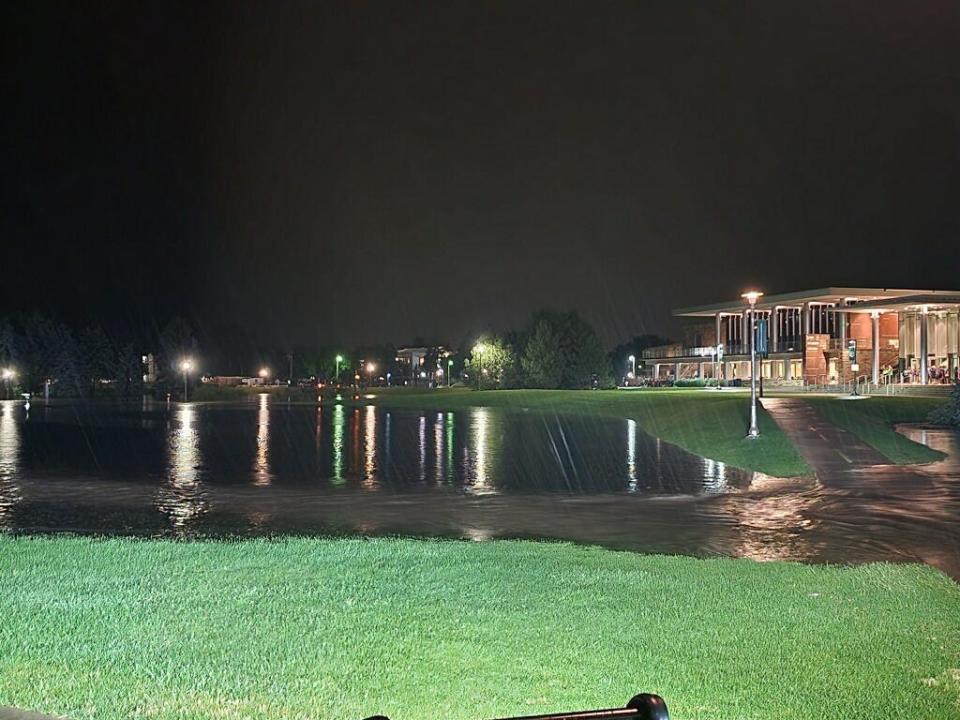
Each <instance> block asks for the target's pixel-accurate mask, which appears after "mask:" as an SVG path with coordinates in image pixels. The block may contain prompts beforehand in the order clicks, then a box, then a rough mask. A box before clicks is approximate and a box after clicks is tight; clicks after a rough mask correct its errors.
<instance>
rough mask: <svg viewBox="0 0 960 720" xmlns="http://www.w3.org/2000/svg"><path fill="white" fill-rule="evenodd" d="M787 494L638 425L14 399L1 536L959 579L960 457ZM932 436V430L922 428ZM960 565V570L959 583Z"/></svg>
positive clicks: (948, 442) (949, 438)
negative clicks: (631, 556)
mask: <svg viewBox="0 0 960 720" xmlns="http://www.w3.org/2000/svg"><path fill="white" fill-rule="evenodd" d="M908 432H913V433H914V436H915V437H916V439H921V440H923V439H925V440H926V441H927V442H929V443H930V444H931V445H933V446H934V447H939V448H940V449H944V450H946V451H947V452H950V453H951V457H950V458H948V460H945V461H944V462H942V463H938V464H935V465H931V466H928V467H926V468H921V469H919V470H916V471H913V470H904V469H899V468H894V469H891V468H877V469H871V470H869V471H863V472H860V473H855V474H851V475H848V476H845V477H844V478H841V479H838V480H835V481H824V482H821V483H814V482H812V481H809V480H808V481H783V480H779V479H776V478H769V477H767V476H763V475H761V474H754V473H748V472H744V471H741V470H739V469H736V468H731V467H728V466H726V465H725V464H724V463H722V462H718V461H714V460H710V459H705V458H700V457H696V456H693V455H689V454H687V453H684V452H683V451H680V450H678V449H677V448H675V447H673V446H671V445H669V444H667V443H664V442H662V441H660V440H658V439H656V438H651V437H650V436H648V435H646V434H645V433H644V432H643V431H642V430H641V429H640V428H639V426H638V424H637V423H636V422H635V421H633V420H616V419H602V420H601V419H592V418H577V417H561V416H556V415H552V414H536V413H525V412H521V411H515V412H504V411H500V410H494V409H491V408H472V409H469V410H465V411H462V412H457V413H452V412H436V411H430V412H414V411H385V410H383V409H381V408H378V407H375V406H372V405H369V406H365V407H362V408H355V409H353V408H350V409H347V408H345V407H344V406H342V405H334V406H332V407H326V408H323V409H319V408H316V407H313V406H296V405H293V406H289V405H286V404H284V405H279V406H278V405H274V404H273V403H271V401H270V399H269V397H268V396H266V395H263V396H260V397H259V398H258V400H257V402H255V403H251V404H249V405H244V406H237V405H228V406H218V405H215V404H212V405H204V404H194V403H191V404H185V405H177V404H174V405H172V406H168V405H167V404H165V403H144V404H143V405H142V406H141V405H140V404H139V403H137V404H136V405H128V406H119V405H118V406H109V407H106V406H104V407H97V406H91V407H83V406H78V407H71V406H65V405H56V404H50V405H49V406H46V405H44V404H42V403H41V404H35V406H34V408H33V409H32V410H31V413H30V416H29V417H28V416H27V415H26V413H25V411H24V409H23V405H22V403H19V402H17V401H11V402H5V403H0V528H6V529H8V530H13V531H17V532H24V531H38V530H40V531H49V530H53V531H57V530H72V531H88V532H98V533H130V532H133V533H138V534H147V535H157V534H160V535H162V534H185V535H191V534H208V533H210V534H240V535H251V534H253V535H256V534H269V533H277V532H280V533H284V532H294V533H324V532H330V531H337V532H366V533H401V534H414V535H452V536H456V537H463V538H473V539H485V538H491V537H517V536H520V537H548V538H558V539H572V540H576V541H580V542H591V543H602V544H605V545H608V546H611V547H617V548H623V549H631V550H643V551H648V552H679V553H686V554H698V555H704V554H705V555H711V554H725V555H734V556H740V557H750V558H755V559H761V560H771V559H795V560H815V561H829V562H859V561H867V560H877V559H889V560H910V559H918V558H919V559H922V560H925V561H928V562H930V563H932V564H935V565H936V566H938V567H941V568H944V569H947V570H948V571H949V572H951V573H954V574H955V575H960V461H958V458H960V448H958V443H957V436H956V435H953V434H950V433H944V432H943V431H930V432H927V431H921V430H916V431H908ZM921 433H923V434H921ZM954 569H956V572H954Z"/></svg>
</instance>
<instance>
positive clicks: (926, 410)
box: [804, 396, 944, 465]
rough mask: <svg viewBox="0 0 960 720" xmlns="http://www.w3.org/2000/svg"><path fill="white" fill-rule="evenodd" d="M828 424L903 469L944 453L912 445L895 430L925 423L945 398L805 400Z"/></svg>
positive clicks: (810, 397) (821, 397)
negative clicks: (865, 444) (837, 427)
mask: <svg viewBox="0 0 960 720" xmlns="http://www.w3.org/2000/svg"><path fill="white" fill-rule="evenodd" d="M804 399H805V400H807V401H808V402H809V403H810V404H811V405H812V406H813V407H814V409H816V411H817V412H818V413H820V415H821V416H822V417H823V418H824V419H825V420H827V421H828V422H831V423H833V424H834V425H838V426H840V427H842V428H846V429H847V430H849V431H850V432H852V433H854V434H855V435H858V436H859V437H860V439H861V440H863V441H864V442H865V443H867V444H868V445H872V446H873V447H874V448H876V449H877V450H879V451H880V453H881V454H883V455H884V456H885V457H887V458H889V459H890V460H891V462H894V463H897V464H899V465H903V464H907V463H924V462H932V461H934V460H939V459H941V458H942V457H943V453H941V452H938V451H936V450H932V449H930V448H928V447H927V446H926V445H919V444H917V443H915V442H911V441H910V440H908V439H907V438H905V437H904V436H903V435H901V434H900V433H898V432H896V431H895V430H894V429H893V426H894V424H896V423H903V422H925V421H926V420H927V417H928V416H929V415H930V412H931V411H932V410H933V409H934V408H936V407H937V406H939V405H942V404H943V402H944V401H943V399H941V398H929V397H870V398H868V399H866V400H841V399H837V398H835V397H824V396H819V397H818V396H809V397H805V398H804Z"/></svg>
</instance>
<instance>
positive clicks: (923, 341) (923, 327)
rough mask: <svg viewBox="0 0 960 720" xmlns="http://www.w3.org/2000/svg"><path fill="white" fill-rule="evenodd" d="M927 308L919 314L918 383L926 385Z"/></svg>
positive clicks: (927, 369)
mask: <svg viewBox="0 0 960 720" xmlns="http://www.w3.org/2000/svg"><path fill="white" fill-rule="evenodd" d="M928 317H929V315H927V308H923V312H921V313H920V383H921V384H922V385H926V384H927V382H928V375H929V368H928V367H927V365H928V362H929V361H928V359H927V354H928V351H927V329H928V324H927V318H928Z"/></svg>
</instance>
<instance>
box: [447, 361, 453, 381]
mask: <svg viewBox="0 0 960 720" xmlns="http://www.w3.org/2000/svg"><path fill="white" fill-rule="evenodd" d="M452 371H453V360H447V387H450V373H451V372H452Z"/></svg>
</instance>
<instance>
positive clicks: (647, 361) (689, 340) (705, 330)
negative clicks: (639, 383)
mask: <svg viewBox="0 0 960 720" xmlns="http://www.w3.org/2000/svg"><path fill="white" fill-rule="evenodd" d="M674 315H675V316H677V317H681V318H686V319H688V323H687V327H686V332H685V336H686V339H685V340H686V341H685V342H683V343H677V344H673V345H665V346H662V347H657V348H650V349H649V350H646V351H644V352H643V356H642V359H641V362H642V365H643V369H644V372H645V373H646V374H647V375H654V374H656V376H657V377H658V378H660V379H677V380H680V379H693V378H711V377H714V376H715V375H719V377H720V378H721V379H722V380H725V381H734V380H738V379H739V380H744V379H749V378H750V362H749V360H750V329H749V327H748V324H749V316H748V313H747V308H746V305H745V303H744V301H743V300H742V299H739V298H738V299H737V300H734V301H730V302H722V303H716V304H712V305H702V306H697V307H687V308H680V309H678V310H675V311H674ZM756 318H757V320H760V319H764V320H765V321H766V323H765V327H766V340H767V348H768V352H767V354H766V356H765V357H764V358H763V360H762V362H761V363H760V365H759V367H760V372H761V374H762V376H763V378H764V379H765V380H769V381H773V382H780V383H784V384H789V383H795V384H801V383H805V384H818V385H819V384H825V385H829V384H839V383H844V382H850V381H853V380H859V381H861V382H869V383H873V384H881V383H920V384H930V383H945V382H950V381H954V380H956V379H957V378H958V373H960V290H955V291H947V290H907V289H890V288H834V287H830V288H820V289H817V290H804V291H799V292H791V293H782V294H777V295H764V296H762V297H761V298H760V299H759V300H758V302H757V305H756ZM718 349H719V353H718ZM720 355H722V361H718V359H719V357H720Z"/></svg>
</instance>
